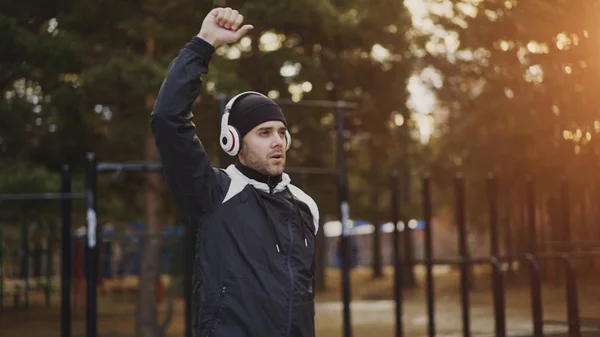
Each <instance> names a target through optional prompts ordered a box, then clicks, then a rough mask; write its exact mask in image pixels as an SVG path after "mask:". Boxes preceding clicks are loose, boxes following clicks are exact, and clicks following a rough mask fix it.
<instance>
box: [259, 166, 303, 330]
mask: <svg viewBox="0 0 600 337" xmlns="http://www.w3.org/2000/svg"><path fill="white" fill-rule="evenodd" d="M267 186H269V193H270V194H273V189H274V188H275V186H272V184H271V177H269V178H267ZM300 221H302V219H300ZM288 232H289V233H290V247H289V249H288V256H287V267H288V272H289V274H290V305H289V307H288V320H287V331H286V333H285V335H286V336H287V337H290V334H291V332H292V314H293V309H294V272H293V271H292V247H294V233H293V231H292V225H291V223H290V221H288Z"/></svg>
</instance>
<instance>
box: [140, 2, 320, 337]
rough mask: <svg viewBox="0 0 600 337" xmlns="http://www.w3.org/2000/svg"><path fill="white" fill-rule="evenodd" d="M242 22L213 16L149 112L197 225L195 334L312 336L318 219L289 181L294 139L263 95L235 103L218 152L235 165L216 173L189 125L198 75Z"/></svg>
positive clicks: (169, 171)
mask: <svg viewBox="0 0 600 337" xmlns="http://www.w3.org/2000/svg"><path fill="white" fill-rule="evenodd" d="M242 23H243V16H242V15H240V14H239V13H238V12H237V11H235V10H232V9H230V8H217V9H213V10H212V11H211V12H210V13H209V14H208V16H207V17H206V18H205V19H204V22H203V23H202V28H201V29H200V32H199V33H198V35H197V36H195V37H193V39H192V40H191V41H190V42H188V43H187V44H186V45H185V47H184V48H183V49H182V50H181V51H180V52H179V54H178V55H177V57H176V58H175V59H174V60H173V61H172V62H171V64H170V65H169V71H168V74H167V76H166V78H165V80H164V82H163V84H162V86H161V88H160V92H159V94H158V97H157V100H156V104H155V106H154V111H153V113H152V122H151V125H152V131H153V133H154V136H155V140H156V145H157V147H158V149H159V151H160V155H161V159H162V162H163V167H164V172H165V175H166V179H167V182H168V184H169V186H170V188H171V190H172V192H173V194H174V196H175V198H176V199H177V201H178V203H179V204H180V205H181V206H182V209H183V211H184V212H185V215H186V217H187V218H189V219H190V220H191V221H194V222H195V223H196V224H197V225H198V231H197V235H196V252H195V269H196V270H195V272H194V275H195V281H194V290H193V295H192V296H193V299H192V302H193V304H192V315H193V328H194V334H195V335H196V337H209V336H210V337H221V336H224V337H275V336H284V337H305V336H314V335H315V331H314V280H315V278H314V254H315V235H316V233H317V230H318V220H319V213H318V209H317V206H316V204H315V203H314V201H313V200H312V199H311V198H310V197H309V196H308V195H306V194H305V193H304V192H302V191H301V190H300V189H299V188H297V187H296V186H294V185H292V184H291V183H290V178H289V176H288V175H287V174H285V173H284V172H283V170H284V167H285V160H286V150H287V149H288V148H289V145H290V140H291V138H290V136H289V133H288V132H287V125H286V120H285V117H284V115H283V113H282V112H281V109H280V108H279V106H278V105H277V104H275V102H273V101H272V100H271V99H269V98H267V97H266V96H263V95H262V94H258V93H246V94H243V95H241V96H238V97H234V99H232V100H231V101H229V103H228V105H227V108H226V113H225V115H224V118H223V120H222V130H221V135H220V143H221V147H222V148H223V150H225V151H226V152H227V153H229V154H230V155H237V157H238V160H237V163H236V164H235V165H231V166H229V167H227V169H225V170H223V169H218V168H213V167H211V165H210V163H209V159H208V155H207V153H206V151H205V149H204V148H203V146H202V144H201V142H200V140H199V139H198V138H197V137H196V133H195V125H194V124H193V122H192V114H191V112H190V111H191V109H192V104H193V102H194V101H195V100H196V98H197V97H198V94H199V92H200V88H201V84H202V80H201V75H202V74H206V73H207V72H208V64H209V61H210V59H211V56H212V54H213V52H214V50H215V48H216V47H218V46H220V45H222V44H225V43H234V42H236V41H238V40H239V39H240V38H241V37H242V36H244V34H246V33H247V32H248V31H249V30H250V29H252V28H253V27H252V26H250V25H244V26H242ZM211 113H212V112H211ZM240 145H241V146H240Z"/></svg>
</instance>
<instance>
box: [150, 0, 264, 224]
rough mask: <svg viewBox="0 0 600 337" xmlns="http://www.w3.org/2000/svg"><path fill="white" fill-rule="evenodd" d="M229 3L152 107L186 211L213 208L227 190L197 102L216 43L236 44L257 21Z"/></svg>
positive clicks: (165, 160)
mask: <svg viewBox="0 0 600 337" xmlns="http://www.w3.org/2000/svg"><path fill="white" fill-rule="evenodd" d="M242 21H243V17H242V16H241V15H239V13H237V11H233V10H231V9H229V8H225V9H224V8H216V9H213V10H212V11H211V12H210V13H209V14H208V15H207V16H206V18H205V19H204V22H203V23H202V28H201V30H200V32H199V33H198V36H195V37H194V38H193V39H192V40H191V41H190V42H188V43H187V44H186V45H185V46H184V48H183V49H182V50H181V51H180V52H179V54H178V55H177V57H175V59H174V60H173V61H172V62H171V64H170V65H169V69H168V73H167V76H166V78H165V80H164V81H163V84H162V86H161V88H160V91H159V93H158V97H157V99H156V102H155V105H154V110H153V111H152V119H151V128H152V133H153V134H154V138H155V142H156V146H157V147H158V151H159V153H160V156H161V160H162V164H163V170H164V173H165V176H166V180H167V183H168V184H169V187H170V188H171V191H172V193H173V194H174V196H175V198H176V199H177V202H178V203H179V204H180V205H181V207H182V208H183V210H184V212H185V213H186V214H187V215H199V214H202V213H205V212H207V211H209V210H210V209H211V208H212V206H213V205H214V204H215V202H219V201H220V200H221V198H222V196H223V195H224V191H223V187H222V184H220V183H219V181H218V180H219V179H220V177H218V176H217V175H218V174H219V173H218V170H215V169H214V168H213V167H212V166H211V165H210V162H209V159H208V154H207V153H206V150H205V149H204V146H203V145H202V143H201V142H200V140H199V139H198V137H197V135H196V127H195V125H194V123H193V121H192V119H193V114H192V112H191V110H192V105H193V103H194V101H195V100H196V98H197V97H198V95H199V93H200V88H201V86H202V80H201V78H200V76H201V75H203V74H206V73H207V72H208V64H209V62H210V59H211V57H212V54H213V52H214V50H215V48H216V47H218V46H219V45H221V44H224V43H233V42H236V41H237V40H239V39H240V38H241V37H242V36H243V35H244V34H246V33H247V32H248V31H249V30H250V29H251V28H252V26H249V25H246V26H243V27H241V28H239V27H240V26H241V23H242Z"/></svg>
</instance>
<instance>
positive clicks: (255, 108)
mask: <svg viewBox="0 0 600 337" xmlns="http://www.w3.org/2000/svg"><path fill="white" fill-rule="evenodd" d="M267 121H281V122H282V123H283V124H284V125H286V126H287V123H286V121H285V116H284V115H283V112H282V111H281V108H279V105H277V103H275V102H274V101H273V100H271V99H269V98H267V97H263V96H261V95H257V94H248V95H246V96H242V97H240V98H238V99H236V101H235V103H234V104H233V106H232V107H231V112H230V115H229V124H230V125H232V126H234V127H235V128H236V129H237V130H238V132H239V134H240V138H244V136H245V135H246V134H247V133H248V132H250V130H252V129H254V128H255V127H256V126H257V125H259V124H262V123H264V122H267Z"/></svg>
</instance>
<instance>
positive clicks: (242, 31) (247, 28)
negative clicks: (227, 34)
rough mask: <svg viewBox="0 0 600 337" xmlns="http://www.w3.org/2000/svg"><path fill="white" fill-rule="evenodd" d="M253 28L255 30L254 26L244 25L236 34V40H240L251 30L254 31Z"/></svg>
mask: <svg viewBox="0 0 600 337" xmlns="http://www.w3.org/2000/svg"><path fill="white" fill-rule="evenodd" d="M252 28H254V26H252V25H243V26H242V28H240V29H238V30H237V31H236V32H235V36H236V39H237V40H239V39H241V38H242V37H243V36H244V35H246V34H247V33H248V32H249V31H250V30H252Z"/></svg>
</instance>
